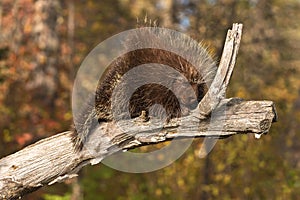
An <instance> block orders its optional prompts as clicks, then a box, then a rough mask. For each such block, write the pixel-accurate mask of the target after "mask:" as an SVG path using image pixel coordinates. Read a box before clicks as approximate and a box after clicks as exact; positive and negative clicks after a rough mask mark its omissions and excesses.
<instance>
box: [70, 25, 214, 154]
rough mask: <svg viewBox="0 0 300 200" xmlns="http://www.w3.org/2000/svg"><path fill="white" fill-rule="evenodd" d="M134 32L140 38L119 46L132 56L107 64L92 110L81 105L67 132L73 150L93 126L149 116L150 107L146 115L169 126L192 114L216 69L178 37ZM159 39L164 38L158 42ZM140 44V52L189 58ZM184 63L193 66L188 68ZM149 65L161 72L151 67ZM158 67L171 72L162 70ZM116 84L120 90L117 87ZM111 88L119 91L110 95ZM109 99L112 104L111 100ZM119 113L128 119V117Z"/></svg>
mask: <svg viewBox="0 0 300 200" xmlns="http://www.w3.org/2000/svg"><path fill="white" fill-rule="evenodd" d="M152 28H153V27H152ZM140 30H141V32H142V37H141V36H140V35H139V34H136V35H131V36H129V37H128V38H127V39H126V40H125V41H124V42H123V45H125V46H127V47H128V49H136V50H132V51H129V52H128V53H126V54H124V55H122V56H120V57H118V58H117V59H115V60H114V61H113V62H112V63H110V65H109V66H108V67H107V69H106V71H105V72H104V73H103V75H102V77H101V79H100V80H99V82H98V86H97V89H96V91H95V96H94V97H92V98H95V105H90V104H87V105H88V106H87V108H86V109H85V111H84V112H83V113H82V114H80V115H79V116H77V119H75V120H76V121H77V124H78V125H77V126H76V128H75V129H74V130H73V141H74V143H75V147H76V148H77V149H81V148H82V146H83V144H84V142H85V139H86V138H87V137H88V134H89V133H90V132H91V131H93V129H94V128H95V127H96V126H97V125H98V123H102V122H108V121H113V120H119V119H125V118H128V117H130V118H136V117H138V116H140V115H141V113H142V111H145V112H146V114H147V115H149V111H150V109H151V107H152V106H155V105H157V104H158V105H161V106H159V107H155V108H156V109H154V112H151V113H150V114H154V115H156V116H160V115H163V113H164V114H165V115H166V117H165V120H166V121H169V120H170V119H172V118H179V117H182V116H184V115H187V114H188V113H189V111H191V110H193V109H195V108H196V107H197V105H198V103H199V102H200V100H201V99H202V98H203V96H204V95H205V93H206V92H207V90H208V88H209V86H210V84H211V82H212V80H213V78H214V76H215V74H216V71H217V66H216V64H215V62H214V60H213V59H212V58H211V56H210V55H209V53H208V52H207V51H206V48H204V47H203V46H202V45H201V44H195V43H194V42H192V41H191V39H190V38H188V37H184V36H182V35H181V34H178V35H172V34H171V35H168V36H167V34H170V32H169V31H168V29H161V28H157V29H155V31H148V30H147V28H146V29H145V28H144V27H142V28H141V29H140ZM151 30H152V29H151ZM137 31H139V30H137ZM161 35H163V36H166V37H163V39H161V37H160V36H161ZM166 38H167V39H166ZM145 44H146V46H155V45H153V44H160V45H161V44H162V45H166V46H168V45H173V46H174V47H173V48H177V49H180V50H182V51H184V52H185V55H188V54H189V53H190V54H192V55H191V57H190V58H189V60H187V59H185V58H183V57H181V56H180V55H177V54H176V53H174V52H171V51H167V50H164V49H161V48H142V47H143V46H145ZM147 44H148V45H147ZM187 47H188V49H187ZM190 59H192V60H193V63H196V65H193V64H192V63H191V62H189V61H190ZM154 63H156V64H161V65H162V66H160V67H157V66H156V65H155V64H154ZM138 66H139V67H141V68H139V70H135V71H136V72H135V74H134V73H133V74H134V76H129V77H127V78H126V79H125V80H123V79H122V78H123V77H124V76H125V75H126V73H127V72H129V71H130V70H132V69H138V68H137V67H138ZM151 66H153V67H151ZM155 66H156V67H155ZM163 66H168V67H171V68H172V69H174V70H166V69H165V68H164V67H163ZM153 69H155V70H153ZM174 71H176V72H179V73H180V74H181V75H182V77H178V76H177V75H176V73H174ZM139 72H141V73H139ZM149 78H150V79H151V80H152V82H150V83H147V84H144V85H141V86H140V87H138V88H134V86H136V85H139V81H141V80H143V79H149ZM164 80H167V82H168V81H169V86H170V85H171V87H166V86H165V85H163V84H160V81H164ZM120 82H122V86H121V87H118V86H119V85H118V84H120ZM188 86H191V88H192V90H193V92H194V93H193V94H191V93H190V90H187V87H188ZM116 88H121V89H119V90H117V92H116ZM174 90H176V91H177V92H176V94H177V95H175V94H174V92H173V91H174ZM187 91H189V93H188V92H187ZM114 92H115V93H114ZM113 93H114V94H115V96H114V97H115V98H114V100H112V96H113ZM178 94H180V95H179V96H178ZM128 95H129V96H130V98H129V99H128V97H127V96H128ZM125 96H126V98H125ZM126 99H127V100H126ZM113 104H114V105H117V108H116V109H113V108H112V107H113V106H112V105H113ZM124 113H129V115H130V116H128V115H124ZM123 116H125V118H124V117H123ZM126 116H127V117H126Z"/></svg>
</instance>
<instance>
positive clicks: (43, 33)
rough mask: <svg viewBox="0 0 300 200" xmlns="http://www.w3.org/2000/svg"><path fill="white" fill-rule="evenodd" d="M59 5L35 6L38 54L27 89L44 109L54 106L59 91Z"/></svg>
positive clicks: (49, 1)
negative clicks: (56, 93)
mask: <svg viewBox="0 0 300 200" xmlns="http://www.w3.org/2000/svg"><path fill="white" fill-rule="evenodd" d="M59 8H60V5H59V1H57V0H37V1H36V2H35V3H34V19H33V20H34V25H33V32H32V37H33V40H34V42H35V43H36V48H37V54H36V56H35V60H33V71H32V72H31V79H30V81H29V82H28V84H27V88H28V89H30V90H32V91H34V92H33V94H34V95H35V96H34V99H35V100H38V101H40V102H41V104H42V105H44V106H51V105H52V104H53V99H54V96H55V92H56V88H57V83H58V80H57V78H58V77H57V65H58V54H59V53H58V51H59V43H60V41H59V37H58V34H57V32H56V27H57V23H58V19H59V15H60V13H59Z"/></svg>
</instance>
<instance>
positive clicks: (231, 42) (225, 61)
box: [198, 24, 243, 118]
mask: <svg viewBox="0 0 300 200" xmlns="http://www.w3.org/2000/svg"><path fill="white" fill-rule="evenodd" d="M242 29H243V25H242V24H233V27H232V30H228V32H227V36H226V40H225V44H224V48H223V53H222V57H221V60H220V64H219V67H218V71H217V74H216V76H215V78H214V80H213V82H212V84H211V86H210V88H209V90H208V92H207V93H206V94H205V96H204V97H203V99H202V100H201V102H200V103H199V106H198V107H199V114H200V115H198V116H199V117H200V118H205V117H206V116H208V115H209V114H210V113H211V112H212V111H213V109H214V108H215V107H216V106H217V105H218V103H219V102H220V101H221V99H224V98H225V92H226V89H227V86H228V84H229V80H230V78H231V74H232V71H233V68H234V64H235V62H236V57H237V53H238V50H239V47H240V42H241V37H242Z"/></svg>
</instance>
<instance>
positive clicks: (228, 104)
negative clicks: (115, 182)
mask: <svg viewBox="0 0 300 200" xmlns="http://www.w3.org/2000/svg"><path fill="white" fill-rule="evenodd" d="M224 112H225V113H226V114H224ZM214 115H215V116H214V121H213V122H211V121H210V120H204V121H203V120H202V121H200V119H198V118H196V117H194V116H192V115H190V116H187V117H183V118H181V119H178V120H172V121H170V122H169V123H168V124H165V125H161V124H160V123H159V122H158V121H157V120H155V119H153V120H150V122H147V123H148V124H147V125H145V124H139V123H137V122H136V121H135V120H134V119H133V120H129V121H123V122H120V124H118V125H116V124H115V123H113V122H110V123H103V124H101V125H100V126H99V127H98V130H97V131H95V132H94V133H93V134H91V135H90V137H89V141H88V144H87V145H88V147H89V150H87V149H84V150H83V151H82V152H78V153H76V151H74V149H73V146H74V145H73V143H72V142H71V139H70V134H71V132H70V131H67V132H63V133H60V134H57V135H54V136H52V137H49V138H46V139H43V140H41V141H39V142H37V143H35V144H33V145H30V146H28V147H26V148H24V149H22V150H20V151H18V152H16V153H14V154H12V155H9V156H7V157H5V158H2V159H1V160H0V199H1V198H2V199H14V198H17V197H19V196H22V195H24V194H26V193H28V192H30V191H33V190H36V189H38V188H39V187H42V186H44V185H50V184H53V183H55V182H59V181H62V180H65V179H68V178H71V177H74V176H76V173H77V172H78V170H80V169H81V168H82V167H83V166H84V165H87V164H90V163H92V164H95V163H98V162H100V161H101V160H102V159H103V158H105V157H106V156H108V155H110V154H113V153H115V152H117V151H120V150H125V149H130V148H134V147H138V146H144V145H149V144H151V143H158V142H164V141H167V140H170V139H172V138H175V137H179V136H182V137H204V136H209V137H226V136H230V135H233V134H245V133H254V134H264V133H267V132H268V130H269V128H270V126H271V123H272V121H274V120H275V117H276V112H275V107H274V104H273V103H272V102H271V101H243V100H241V99H225V100H222V101H221V103H220V104H219V105H218V106H217V108H216V109H215V111H214ZM221 121H222V122H223V124H222V126H220V122H221ZM149 123H151V124H149ZM210 123H213V124H212V125H211V124H210ZM132 124H136V126H135V127H134V128H132ZM120 126H122V129H121V130H120V128H119V127H120ZM179 127H180V128H179ZM209 127H213V129H210V130H209V131H208V128H209ZM124 130H125V131H124ZM126 131H128V132H126ZM149 133H151V134H149ZM91 149H93V150H94V151H93V152H91Z"/></svg>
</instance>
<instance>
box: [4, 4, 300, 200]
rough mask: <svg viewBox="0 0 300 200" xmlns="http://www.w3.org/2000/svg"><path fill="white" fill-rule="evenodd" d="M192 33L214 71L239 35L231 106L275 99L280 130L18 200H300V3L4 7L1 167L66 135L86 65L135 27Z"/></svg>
mask: <svg viewBox="0 0 300 200" xmlns="http://www.w3.org/2000/svg"><path fill="white" fill-rule="evenodd" d="M145 16H148V18H150V19H153V20H157V22H158V24H159V25H160V26H162V27H167V28H171V29H175V30H178V31H181V32H184V33H187V34H188V35H190V36H191V37H193V38H195V39H197V40H199V41H202V42H203V43H204V44H205V45H207V46H209V50H210V51H211V52H212V54H213V55H214V57H215V59H216V60H217V61H218V60H219V59H220V54H221V52H222V47H223V43H224V39H225V36H226V32H227V30H228V28H230V27H231V26H232V23H234V22H240V23H243V24H244V32H243V36H242V43H241V47H240V51H239V55H238V60H237V63H236V67H235V70H234V73H233V77H232V79H231V82H230V85H229V91H228V93H227V97H234V96H238V97H242V98H245V99H249V100H272V101H274V102H275V103H276V108H277V112H278V115H279V121H278V122H277V123H275V124H273V125H272V127H271V130H270V132H269V134H268V135H265V136H263V137H262V138H261V139H260V140H257V139H254V136H253V135H237V136H233V137H230V138H227V139H224V140H220V141H218V143H217V144H216V146H215V147H214V149H213V151H212V152H211V153H210V154H209V155H208V156H207V157H205V158H204V159H200V158H199V157H198V156H197V154H198V150H199V147H200V146H201V142H202V140H201V139H196V140H195V142H194V143H193V145H192V146H191V147H190V148H189V149H188V151H187V152H186V153H185V154H184V155H183V156H182V157H181V158H180V159H179V160H177V161H176V162H175V163H173V164H172V165H170V166H168V167H166V168H164V169H161V170H159V171H155V172H151V173H145V174H128V173H124V172H119V171H116V170H114V169H111V168H108V167H106V166H105V165H102V164H99V165H96V166H87V167H85V168H83V169H82V170H81V172H80V176H79V178H77V179H72V180H69V181H66V182H65V183H60V184H55V185H53V186H48V187H43V188H42V189H40V190H38V191H36V192H34V193H32V194H30V195H28V196H26V197H25V198H24V199H45V200H52V199H56V200H59V199H73V200H76V199H85V200H89V199H105V200H106V199H117V200H126V199H136V200H140V199H141V200H142V199H204V200H206V199H300V1H299V0H241V1H235V0H201V1H200V0H199V1H197V0H143V1H138V0H101V1H97V0H86V1H83V0H65V1H61V0H0V131H1V133H0V157H3V156H5V155H8V154H11V153H13V152H15V151H17V150H19V149H21V148H23V147H25V146H26V145H28V144H31V143H33V142H35V141H37V140H39V139H41V138H44V137H48V136H50V135H53V134H55V133H58V132H62V131H64V130H67V129H69V128H70V124H71V123H72V111H71V91H72V84H73V81H74V78H75V76H76V71H77V69H78V68H79V66H80V63H81V62H82V60H83V59H84V57H85V56H86V55H87V54H88V53H89V52H90V51H91V50H92V49H93V48H94V47H95V46H96V45H97V44H98V43H100V42H101V41H103V40H105V39H106V38H108V37H110V36H112V35H114V34H117V33H120V32H121V31H125V30H128V29H131V28H135V27H136V22H137V18H138V19H143V18H144V17H145Z"/></svg>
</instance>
